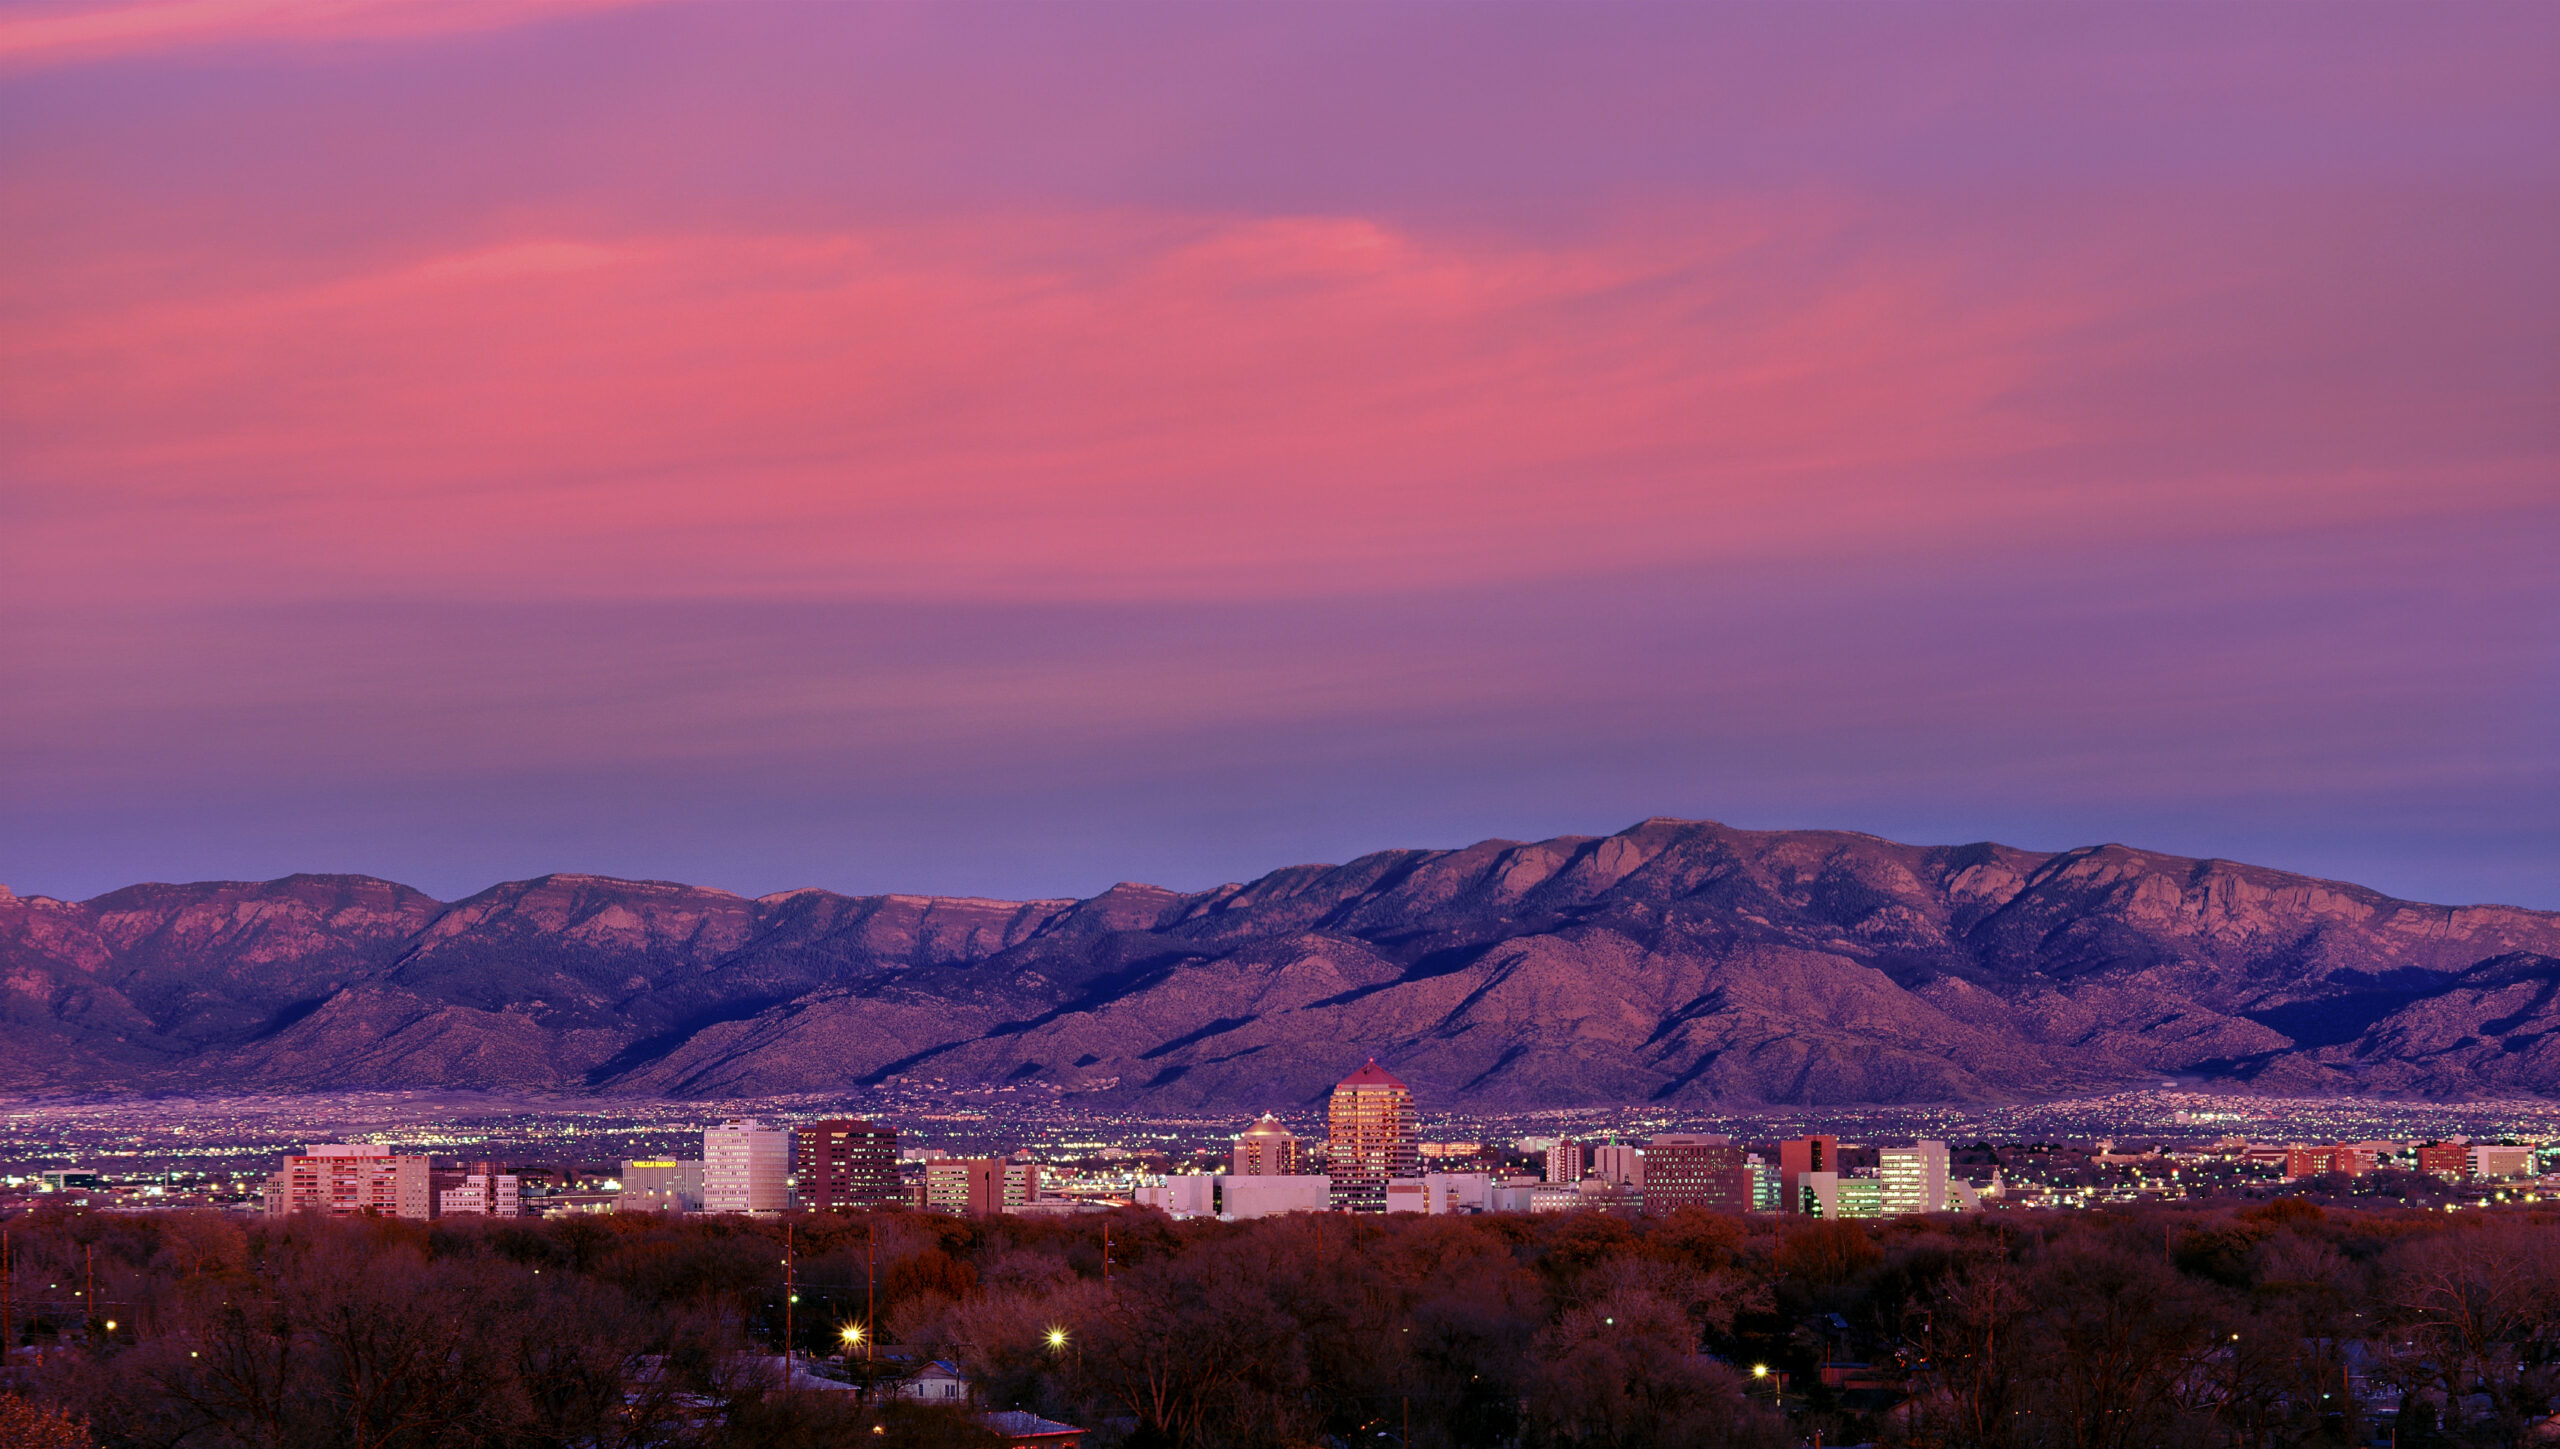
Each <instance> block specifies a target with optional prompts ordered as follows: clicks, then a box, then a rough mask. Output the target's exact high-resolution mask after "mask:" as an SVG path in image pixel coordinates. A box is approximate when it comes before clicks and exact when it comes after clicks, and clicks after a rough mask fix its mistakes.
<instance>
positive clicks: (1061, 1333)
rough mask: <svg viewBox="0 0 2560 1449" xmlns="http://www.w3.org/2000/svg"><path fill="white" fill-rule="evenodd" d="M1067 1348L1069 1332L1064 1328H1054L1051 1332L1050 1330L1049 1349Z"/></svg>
mask: <svg viewBox="0 0 2560 1449" xmlns="http://www.w3.org/2000/svg"><path fill="white" fill-rule="evenodd" d="M1066 1346H1067V1331H1066V1330H1065V1329H1063V1328H1053V1329H1050V1330H1049V1347H1050V1348H1052V1349H1060V1348H1065V1347H1066Z"/></svg>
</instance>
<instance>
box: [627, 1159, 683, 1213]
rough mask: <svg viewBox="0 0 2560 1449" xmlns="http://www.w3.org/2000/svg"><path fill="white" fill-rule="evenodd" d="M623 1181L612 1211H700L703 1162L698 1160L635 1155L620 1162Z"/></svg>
mask: <svg viewBox="0 0 2560 1449" xmlns="http://www.w3.org/2000/svg"><path fill="white" fill-rule="evenodd" d="M616 1181H618V1182H620V1183H621V1184H622V1190H621V1192H620V1193H619V1194H618V1195H616V1197H615V1198H614V1202H613V1210H614V1211H615V1212H618V1213H698V1212H700V1211H702V1163H701V1161H700V1160H699V1159H694V1160H684V1159H678V1158H673V1157H635V1158H631V1159H628V1160H626V1161H625V1162H624V1163H623V1164H622V1176H621V1177H619V1178H617V1179H616Z"/></svg>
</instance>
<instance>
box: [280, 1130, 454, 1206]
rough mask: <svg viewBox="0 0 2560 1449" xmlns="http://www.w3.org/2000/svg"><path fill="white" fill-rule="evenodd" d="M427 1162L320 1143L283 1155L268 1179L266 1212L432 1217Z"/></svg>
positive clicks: (376, 1149)
mask: <svg viewBox="0 0 2560 1449" xmlns="http://www.w3.org/2000/svg"><path fill="white" fill-rule="evenodd" d="M431 1184H432V1178H431V1176H430V1174H429V1171H428V1163H427V1159H426V1158H424V1157H411V1156H406V1155H402V1154H398V1153H394V1152H393V1151H392V1150H391V1149H390V1148H388V1147H383V1146H378V1145H376V1144H373V1143H369V1142H331V1143H320V1144H316V1145H313V1146H310V1147H306V1148H304V1149H303V1150H302V1151H300V1152H298V1153H296V1154H294V1155H292V1156H290V1157H287V1158H286V1159H285V1160H284V1165H283V1166H282V1167H279V1168H277V1169H276V1173H275V1175H274V1176H273V1177H270V1178H268V1179H267V1190H266V1210H267V1212H268V1214H269V1215H271V1216H275V1217H282V1216H284V1215H285V1214H288V1213H298V1212H325V1213H330V1214H332V1215H336V1216H344V1217H362V1216H370V1217H385V1218H417V1219H422V1220H423V1219H425V1218H429V1217H432V1216H434V1215H435V1207H434V1203H435V1197H434V1189H433V1187H432V1185H431Z"/></svg>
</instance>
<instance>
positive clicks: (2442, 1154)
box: [2418, 1142, 2471, 1179]
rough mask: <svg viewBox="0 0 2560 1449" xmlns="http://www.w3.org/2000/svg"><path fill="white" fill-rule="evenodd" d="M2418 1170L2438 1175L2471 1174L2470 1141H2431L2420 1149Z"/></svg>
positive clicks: (2459, 1176) (2458, 1175) (2456, 1176)
mask: <svg viewBox="0 0 2560 1449" xmlns="http://www.w3.org/2000/svg"><path fill="white" fill-rule="evenodd" d="M2418 1170H2419V1171H2420V1172H2432V1173H2434V1174H2435V1175H2436V1176H2438V1177H2450V1178H2457V1179H2459V1178H2465V1177H2469V1176H2470V1175H2471V1144H2470V1143H2468V1142H2430V1143H2427V1144H2426V1145H2424V1146H2422V1147H2420V1148H2419V1149H2418Z"/></svg>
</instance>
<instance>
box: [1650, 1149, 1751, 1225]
mask: <svg viewBox="0 0 2560 1449" xmlns="http://www.w3.org/2000/svg"><path fill="white" fill-rule="evenodd" d="M1744 1158H1745V1154H1744V1152H1743V1150H1742V1149H1741V1148H1739V1147H1737V1146H1735V1145H1734V1143H1733V1139H1732V1138H1730V1137H1726V1136H1724V1135H1722V1134H1721V1133H1714V1132H1663V1133H1659V1134H1656V1135H1655V1137H1654V1138H1653V1140H1652V1141H1650V1142H1647V1143H1646V1144H1645V1145H1644V1208H1645V1211H1646V1212H1650V1213H1667V1212H1675V1211H1677V1210H1679V1209H1681V1208H1684V1207H1694V1208H1705V1209H1707V1210H1709V1211H1710V1212H1720V1213H1747V1212H1750V1211H1751V1210H1752V1202H1751V1166H1750V1164H1749V1163H1748V1162H1747V1161H1745V1160H1744Z"/></svg>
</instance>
